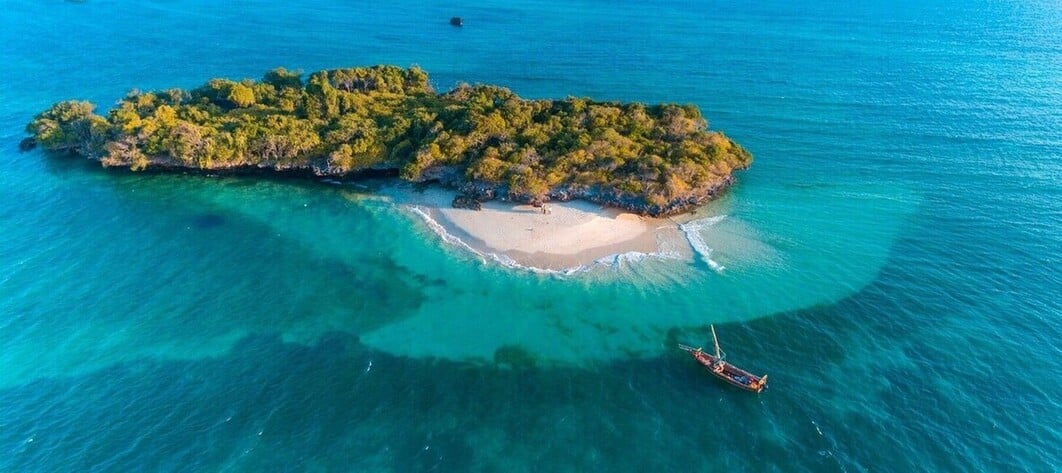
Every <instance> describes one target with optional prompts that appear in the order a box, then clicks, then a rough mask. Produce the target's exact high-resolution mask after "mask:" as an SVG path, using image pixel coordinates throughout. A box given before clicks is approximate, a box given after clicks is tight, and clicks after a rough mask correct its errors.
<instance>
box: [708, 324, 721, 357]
mask: <svg viewBox="0 0 1062 473" xmlns="http://www.w3.org/2000/svg"><path fill="white" fill-rule="evenodd" d="M709 327H711V328H712V341H713V342H715V357H716V358H721V356H720V355H719V338H717V337H716V336H715V325H709Z"/></svg>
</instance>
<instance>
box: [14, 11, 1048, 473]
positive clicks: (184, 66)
mask: <svg viewBox="0 0 1062 473" xmlns="http://www.w3.org/2000/svg"><path fill="white" fill-rule="evenodd" d="M455 14H456V15H461V16H463V17H464V19H465V27H464V28H462V29H456V28H452V27H450V26H448V25H447V24H446V20H447V19H448V18H449V17H450V16H452V15H455ZM0 26H2V27H0V40H2V42H3V44H4V47H3V48H0V64H2V67H3V68H4V69H3V71H2V72H3V76H4V86H3V87H0V104H2V106H0V143H4V144H5V145H4V146H0V164H2V166H3V171H2V172H0V202H3V205H0V470H3V471H140V470H152V471H154V470H162V471H218V470H226V471H263V470H266V471H306V470H311V471H328V470H338V471H349V470H353V471H421V470H433V471H469V470H474V471H499V470H503V471H531V470H538V471H584V470H592V469H593V470H602V471H657V470H688V471H713V470H723V469H733V470H739V471H741V470H743V471H764V470H774V471H927V470H944V471H1012V470H1016V471H1052V470H1056V469H1057V468H1058V465H1059V464H1062V453H1060V449H1059V447H1058V445H1062V429H1059V427H1058V426H1059V425H1062V406H1060V402H1062V401H1060V399H1062V375H1060V373H1062V362H1060V361H1059V360H1062V318H1060V315H1062V7H1059V5H1058V4H1057V3H1055V2H1016V1H1006V0H1004V1H993V2H988V1H981V0H974V1H972V2H959V1H951V0H941V1H936V2H928V3H923V2H900V3H888V4H878V3H867V2H864V3H859V4H850V3H849V2H805V1H799V2H758V3H756V4H735V3H734V2H704V3H702V4H698V5H686V6H670V7H661V6H659V5H656V4H654V3H650V2H644V3H629V4H622V5H618V4H615V3H612V2H575V3H561V2H557V3H534V4H531V3H524V2H517V3H506V2H488V3H479V4H478V5H471V4H464V3H461V4H455V5H453V6H450V7H446V8H442V7H437V6H424V5H417V4H408V3H401V4H398V5H390V6H387V7H384V6H383V5H381V4H375V3H350V2H299V3H296V4H288V2H275V3H267V2H254V1H244V2H237V3H233V4H231V5H229V4H218V3H216V2H205V1H203V2H162V1H155V2H139V3H136V4H128V3H126V2H113V1H102V0H89V1H87V2H82V3H75V2H59V1H55V2H22V3H18V4H14V5H8V6H7V8H6V9H4V10H3V11H2V12H0ZM376 63H390V64H398V65H411V64H418V65H420V66H421V67H423V68H424V69H425V70H427V71H428V72H429V73H430V74H431V76H432V80H433V82H434V84H435V85H436V87H437V88H439V89H446V88H449V87H451V86H453V85H454V84H456V83H458V82H460V81H467V82H490V83H498V84H502V85H505V86H508V87H510V88H512V89H513V90H514V91H516V92H517V93H519V94H521V95H522V96H525V97H563V96H566V95H579V96H583V95H585V96H592V97H595V98H600V99H617V100H639V101H651V102H658V101H678V102H692V103H696V104H698V105H699V106H701V107H702V109H703V110H704V112H705V115H706V116H707V117H708V118H709V120H710V121H711V126H712V127H713V128H717V129H721V130H724V131H726V132H727V133H728V134H729V135H730V136H732V137H734V138H735V139H736V140H737V141H739V142H740V143H742V144H743V145H745V146H746V147H747V148H749V149H750V150H752V152H753V153H754V155H755V157H756V161H755V163H754V166H753V168H752V169H751V170H749V171H747V172H744V173H742V174H741V175H740V176H739V184H738V185H737V186H736V187H735V188H734V189H733V190H732V191H731V192H730V193H728V194H727V195H726V196H725V197H724V198H723V199H720V200H719V201H717V202H715V203H713V204H711V205H709V206H708V207H706V208H705V209H703V210H702V211H701V213H700V214H699V215H698V220H696V223H695V225H694V226H695V227H696V228H694V229H693V230H692V231H693V234H695V235H696V237H694V238H693V240H696V242H697V243H698V246H699V248H700V249H701V253H700V254H698V255H697V256H696V257H695V258H694V259H692V260H690V261H686V260H668V259H646V260H641V261H633V262H632V261H624V262H621V263H619V264H616V265H598V266H595V267H592V268H589V269H586V270H584V271H581V272H577V273H575V274H570V275H567V276H557V275H549V274H538V273H533V272H527V271H518V270H513V269H511V268H505V267H502V266H500V265H498V264H495V263H492V262H490V261H483V260H482V259H480V258H477V257H475V256H474V255H470V254H468V253H465V252H463V251H461V249H460V248H458V247H456V246H454V245H450V244H447V243H445V242H442V241H440V240H439V239H438V238H437V236H436V235H435V234H434V233H433V232H432V231H431V230H430V229H429V228H428V226H427V225H426V224H425V223H424V222H423V221H422V220H420V219H419V218H418V217H416V216H415V215H413V214H411V213H410V212H408V211H407V210H405V209H403V208H402V207H400V206H396V205H394V204H392V203H390V202H388V201H386V200H385V199H380V198H376V197H373V193H372V192H368V191H366V189H364V188H362V187H358V186H350V185H346V186H333V185H328V184H323V183H318V182H313V181H307V182H294V181H284V180H268V179H254V178H234V177H220V178H208V177H198V176H184V175H149V174H129V173H124V172H108V171H102V170H100V169H98V168H97V167H96V166H93V165H91V163H87V162H84V161H81V160H77V159H69V158H61V157H48V156H45V155H44V154H42V153H41V152H40V151H33V152H30V153H24V154H20V153H19V152H18V151H17V143H18V140H20V139H21V138H22V136H23V132H22V127H23V126H24V124H25V123H26V122H27V121H28V120H29V119H30V118H31V117H32V116H33V114H34V113H35V112H37V111H39V110H41V109H43V108H45V107H47V106H48V105H49V104H51V103H52V102H54V101H57V100H61V99H66V98H74V97H78V98H86V99H90V100H93V101H94V102H96V103H98V104H101V106H102V107H103V108H106V106H107V104H110V103H113V102H114V100H116V99H117V98H119V97H121V96H122V95H123V94H124V93H125V92H126V91H127V90H129V89H131V88H134V87H136V88H141V89H154V88H164V87H171V86H184V87H188V86H194V85H196V84H198V83H201V82H202V81H204V80H205V79H207V78H209V77H214V76H228V77H258V76H260V75H261V74H262V73H263V72H264V71H265V70H268V69H271V68H273V67H276V66H285V67H288V68H299V69H303V70H307V71H312V70H317V69H321V68H331V67H343V66H353V65H366V64H376ZM367 184H368V185H369V186H373V185H376V184H375V183H367ZM370 190H371V189H370ZM709 323H715V324H716V328H717V329H718V330H719V332H720V336H721V337H722V342H723V344H724V347H725V348H726V349H727V351H728V352H729V354H730V356H731V358H732V359H733V360H734V361H738V362H739V363H740V364H741V365H745V366H747V367H749V368H751V369H753V370H754V371H756V372H767V373H769V374H770V378H771V381H772V383H771V388H770V389H769V390H768V391H767V392H765V393H764V394H761V395H758V396H757V395H749V394H747V393H744V392H737V391H735V390H733V389H729V388H727V387H725V386H722V385H720V384H719V383H717V382H715V381H714V380H713V379H711V378H709V377H707V376H706V375H705V373H704V372H703V371H702V370H700V369H699V368H698V367H697V366H695V365H694V364H693V363H692V362H691V361H690V360H689V359H688V358H686V357H684V356H683V353H682V352H679V351H677V350H675V349H673V345H674V344H675V343H676V342H685V343H693V344H704V343H709V342H710V338H709V337H710V335H708V332H707V331H706V327H707V325H708V324H709Z"/></svg>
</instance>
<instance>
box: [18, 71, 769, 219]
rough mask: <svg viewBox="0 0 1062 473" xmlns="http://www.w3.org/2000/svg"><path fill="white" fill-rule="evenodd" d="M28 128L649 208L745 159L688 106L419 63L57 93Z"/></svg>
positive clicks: (678, 199)
mask: <svg viewBox="0 0 1062 473" xmlns="http://www.w3.org/2000/svg"><path fill="white" fill-rule="evenodd" d="M27 131H28V132H29V133H31V134H32V135H33V137H34V138H35V139H36V141H37V142H38V143H39V144H40V145H42V146H43V147H44V148H45V149H48V150H53V151H62V152H71V153H76V154H80V155H83V156H86V157H89V158H93V159H98V160H99V161H100V162H101V163H103V164H104V165H105V166H122V167H129V168H131V169H133V170H140V169H144V168H147V167H171V168H172V167H178V168H195V169H207V170H225V169H236V168H244V167H260V168H271V169H275V170H278V171H283V170H292V169H302V170H311V171H313V172H314V173H316V174H319V175H332V176H343V175H348V174H354V173H357V172H359V171H365V170H385V169H390V170H396V171H398V173H399V176H400V177H401V178H402V179H406V180H410V181H424V180H429V179H440V180H441V181H442V182H443V183H444V184H447V185H451V186H460V185H467V184H475V185H479V186H481V187H483V186H485V187H489V188H493V189H496V190H498V191H499V195H507V196H509V197H510V198H513V199H515V200H522V201H534V200H543V199H547V198H549V197H550V196H553V197H554V198H558V197H561V198H563V196H568V197H571V196H575V197H583V198H589V199H591V200H598V201H602V202H605V203H611V204H614V205H620V206H624V207H628V208H632V209H636V210H640V211H642V212H644V213H651V214H662V213H670V212H672V211H677V210H681V209H683V208H686V207H688V206H689V205H690V204H696V203H700V202H703V200H705V198H706V197H710V196H711V195H712V194H714V193H715V192H716V191H717V190H718V189H720V188H723V187H725V186H726V185H727V184H729V183H730V182H731V180H732V173H733V171H735V170H737V169H743V168H745V167H747V166H748V165H749V164H750V162H751V159H752V157H751V155H750V154H749V153H748V152H747V151H746V150H745V149H744V148H742V147H741V146H740V145H738V144H736V143H734V142H733V141H732V140H730V139H729V138H727V137H726V136H725V135H723V134H722V133H719V132H715V131H709V130H708V123H707V121H706V120H705V119H704V118H703V117H702V116H701V112H700V110H699V109H698V108H697V107H696V106H693V105H676V104H662V105H644V104H639V103H618V102H598V101H593V100H589V99H585V98H574V97H569V98H566V99H563V100H525V99H521V98H520V97H518V96H516V95H515V94H514V93H513V92H511V91H510V90H508V89H505V88H502V87H497V86H491V85H467V84H462V85H459V86H458V87H457V88H455V89H453V90H451V91H449V92H445V93H441V94H440V93H436V92H435V91H434V90H433V89H432V87H431V85H430V83H429V81H428V75H427V74H426V73H425V72H424V71H422V70H421V69H419V68H416V67H412V68H406V69H404V68H399V67H395V66H374V67H364V68H351V69H334V70H327V71H320V72H315V73H312V74H310V75H309V76H308V77H305V79H304V77H303V74H301V73H299V72H293V71H288V70H285V69H276V70H273V71H270V72H268V73H267V74H266V75H265V77H264V78H263V79H262V80H261V81H254V80H241V81H233V80H228V79H213V80H211V81H209V82H207V83H206V84H204V85H202V86H200V87H198V88H195V89H192V90H190V91H186V90H181V89H169V90H164V91H155V92H139V91H133V92H130V93H129V94H128V95H127V96H126V97H125V98H123V99H122V100H121V101H119V102H118V104H117V105H116V106H115V108H114V109H112V110H110V111H109V112H108V113H107V114H106V115H105V116H101V115H97V114H95V113H94V107H93V105H92V104H89V103H88V102H79V101H66V102H59V103H56V104H55V105H53V106H52V107H51V108H49V109H48V110H46V111H44V112H42V113H41V114H39V115H37V116H36V117H35V118H34V120H33V121H32V122H31V123H29V125H27Z"/></svg>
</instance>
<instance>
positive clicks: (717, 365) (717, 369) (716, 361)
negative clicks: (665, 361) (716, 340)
mask: <svg viewBox="0 0 1062 473" xmlns="http://www.w3.org/2000/svg"><path fill="white" fill-rule="evenodd" d="M679 348H682V349H683V350H686V351H687V352H689V353H690V356H692V357H693V359H694V360H697V362H698V363H700V364H701V365H704V367H705V368H706V369H707V370H708V372H709V373H711V374H712V376H715V377H716V378H719V379H721V380H723V381H725V382H726V383H727V384H730V385H731V386H735V387H738V388H741V389H744V390H746V391H751V392H754V393H759V392H763V390H764V389H766V388H767V383H766V378H767V377H766V376H756V375H754V374H752V373H749V372H748V371H745V370H743V369H741V368H738V367H737V366H734V365H732V364H730V363H727V362H726V361H723V360H722V359H720V358H718V357H716V356H715V355H712V354H710V353H707V352H705V351H703V350H701V349H700V348H693V347H688V346H686V345H680V346H679Z"/></svg>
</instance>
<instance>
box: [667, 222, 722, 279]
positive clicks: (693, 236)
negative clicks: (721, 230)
mask: <svg viewBox="0 0 1062 473" xmlns="http://www.w3.org/2000/svg"><path fill="white" fill-rule="evenodd" d="M724 219H726V215H717V216H715V217H708V218H702V219H697V220H691V221H689V222H686V223H684V224H682V225H679V230H681V231H682V233H683V234H685V235H686V241H688V242H690V246H691V247H693V251H695V252H696V253H697V254H698V255H700V257H701V259H702V260H703V261H704V262H705V263H707V264H708V267H709V268H712V271H715V272H717V273H722V272H723V270H725V269H726V266H723V265H722V264H719V262H718V261H715V260H713V259H712V247H710V246H708V243H706V242H705V241H704V236H703V235H701V233H700V231H701V230H704V229H706V228H709V227H712V226H714V225H715V224H717V223H719V222H722V221H723V220H724Z"/></svg>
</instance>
